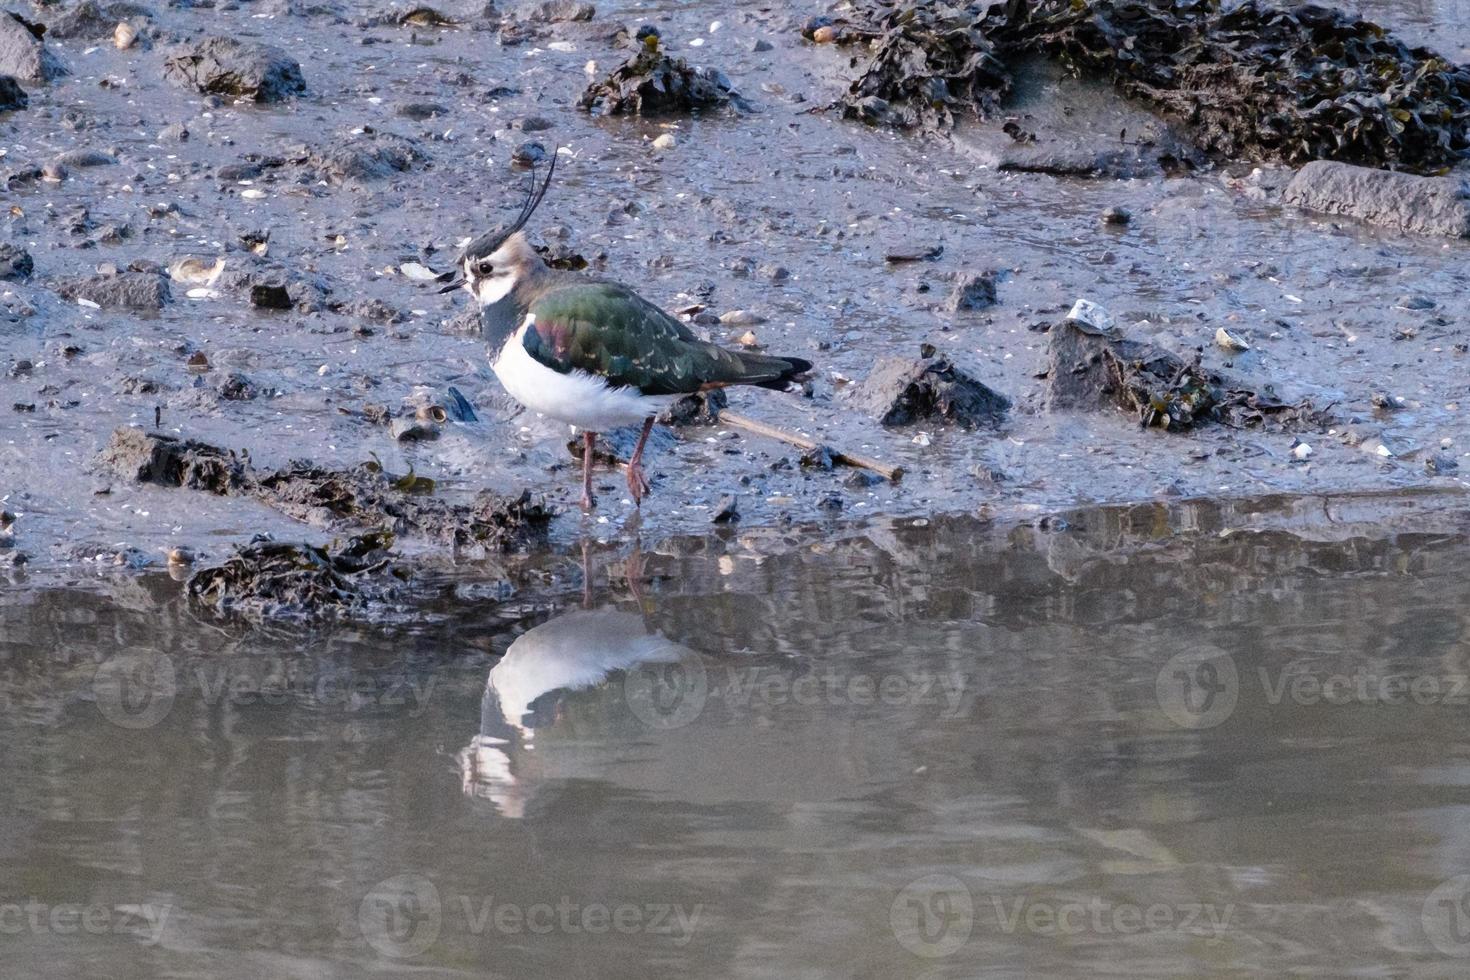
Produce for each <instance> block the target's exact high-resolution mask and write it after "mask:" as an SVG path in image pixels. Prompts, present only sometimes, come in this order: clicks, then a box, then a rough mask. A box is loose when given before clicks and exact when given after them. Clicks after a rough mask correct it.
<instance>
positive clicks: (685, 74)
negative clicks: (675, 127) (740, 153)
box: [577, 30, 750, 116]
mask: <svg viewBox="0 0 1470 980" xmlns="http://www.w3.org/2000/svg"><path fill="white" fill-rule="evenodd" d="M638 41H639V43H638V50H637V51H636V52H635V53H634V54H633V56H632V57H631V58H629V59H628V60H627V61H625V62H623V63H622V64H621V65H619V66H618V67H616V68H614V69H613V70H612V72H611V74H609V75H608V76H607V77H606V78H604V79H602V80H601V81H598V82H593V83H592V84H591V85H589V86H587V90H586V91H585V92H583V93H582V97H581V99H579V100H578V102H577V104H578V105H579V106H580V107H581V108H583V109H585V110H587V111H588V112H599V111H600V112H601V113H602V114H603V115H607V116H621V115H629V116H653V115H668V114H676V113H687V112H692V111H694V110H698V109H714V108H719V107H721V106H732V107H734V108H736V109H739V110H741V111H746V110H747V109H749V107H750V106H749V103H747V102H746V101H745V99H743V98H741V96H740V93H738V92H736V91H735V89H734V88H733V87H732V86H731V85H730V80H729V79H728V78H726V77H725V75H724V73H723V72H721V71H719V70H717V69H714V68H707V67H700V66H692V65H690V64H689V63H688V62H687V61H685V60H684V59H683V58H676V57H673V56H671V55H669V54H666V53H664V51H662V50H661V49H660V47H659V38H658V34H657V33H656V32H653V31H651V30H644V31H641V32H640V33H639V39H638Z"/></svg>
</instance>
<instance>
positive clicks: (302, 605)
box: [188, 533, 402, 620]
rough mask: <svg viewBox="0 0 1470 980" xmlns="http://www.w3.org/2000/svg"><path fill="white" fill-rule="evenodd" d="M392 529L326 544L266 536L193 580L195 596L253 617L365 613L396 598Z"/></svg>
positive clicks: (191, 588) (190, 588) (230, 612)
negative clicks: (277, 539)
mask: <svg viewBox="0 0 1470 980" xmlns="http://www.w3.org/2000/svg"><path fill="white" fill-rule="evenodd" d="M392 544H393V536H392V535H391V534H384V533H374V534H362V535H357V536H355V537H352V538H350V539H348V541H347V542H346V543H345V544H342V545H340V546H339V545H337V544H335V543H334V544H333V545H332V546H331V547H327V548H323V547H318V546H316V545H310V544H301V543H295V542H281V541H264V542H259V543H256V544H250V545H247V546H245V547H243V548H241V549H239V550H238V551H237V552H236V553H235V554H234V555H233V556H231V557H230V558H228V559H226V560H225V561H224V562H223V563H221V564H219V565H216V566H214V567H213V568H206V569H204V570H203V571H201V572H199V573H197V574H196V575H194V577H193V578H191V579H190V580H189V585H188V593H189V597H190V598H191V599H194V600H195V601H197V602H199V603H201V604H203V605H205V606H207V607H210V608H212V609H214V610H215V611H217V612H219V613H222V614H226V615H235V616H242V617H245V618H248V619H275V620H279V619H320V618H324V617H334V616H346V615H350V614H353V613H360V612H363V611H365V610H366V609H368V607H369V606H371V605H374V604H378V603H381V602H382V601H383V600H385V599H388V598H391V596H392V595H393V594H394V592H395V591H396V587H397V585H398V584H399V576H401V574H402V573H401V572H399V571H397V570H396V569H395V568H394V567H393V560H392V558H391V556H390V555H389V553H388V548H389V547H391V546H392Z"/></svg>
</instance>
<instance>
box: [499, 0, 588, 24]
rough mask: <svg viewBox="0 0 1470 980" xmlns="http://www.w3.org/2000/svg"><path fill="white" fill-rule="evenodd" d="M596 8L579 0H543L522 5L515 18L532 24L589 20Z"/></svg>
mask: <svg viewBox="0 0 1470 980" xmlns="http://www.w3.org/2000/svg"><path fill="white" fill-rule="evenodd" d="M596 14H597V8H596V7H594V6H592V4H590V3H583V2H581V0H545V2H544V3H538V4H533V5H531V6H527V7H522V8H521V9H520V10H518V11H516V19H517V20H523V21H528V22H530V23H534V24H554V23H559V22H562V21H573V20H591V19H592V18H593V17H594V16H596Z"/></svg>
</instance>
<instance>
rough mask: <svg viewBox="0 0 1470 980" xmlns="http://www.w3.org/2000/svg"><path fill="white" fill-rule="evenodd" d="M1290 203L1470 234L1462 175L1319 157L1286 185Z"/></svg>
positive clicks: (1417, 228) (1469, 200)
mask: <svg viewBox="0 0 1470 980" xmlns="http://www.w3.org/2000/svg"><path fill="white" fill-rule="evenodd" d="M1283 200H1284V201H1285V202H1286V203H1287V204H1294V205H1296V206H1297V207H1301V208H1307V209H1308V210H1311V211H1320V212H1323V213H1324V214H1339V215H1346V216H1348V217H1352V218H1358V219H1360V220H1362V221H1366V222H1368V223H1369V224H1374V225H1380V226H1382V227H1385V228H1394V229H1396V230H1399V231H1408V232H1415V233H1418V234H1424V235H1448V236H1450V237H1452V238H1470V187H1467V185H1466V182H1465V180H1464V179H1463V178H1460V177H1454V176H1451V177H1416V176H1413V175H1412V174H1401V173H1393V172H1390V171H1387V170H1374V169H1372V168H1370V167H1355V166H1353V165H1352V164H1347V163H1335V162H1333V161H1329V160H1314V161H1312V162H1311V163H1309V164H1307V165H1306V166H1305V167H1302V169H1300V170H1298V171H1297V173H1296V176H1295V177H1293V178H1292V179H1291V183H1289V184H1287V185H1286V193H1285V195H1284V197H1283Z"/></svg>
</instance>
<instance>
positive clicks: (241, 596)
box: [97, 427, 554, 619]
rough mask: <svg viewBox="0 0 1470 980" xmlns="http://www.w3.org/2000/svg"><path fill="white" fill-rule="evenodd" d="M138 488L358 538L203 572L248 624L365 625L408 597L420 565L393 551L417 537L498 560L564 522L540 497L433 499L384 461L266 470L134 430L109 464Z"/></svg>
mask: <svg viewBox="0 0 1470 980" xmlns="http://www.w3.org/2000/svg"><path fill="white" fill-rule="evenodd" d="M97 462H98V464H99V465H100V466H101V467H102V468H103V469H105V470H107V471H109V472H112V473H115V474H117V475H118V476H121V477H123V478H125V479H128V480H130V481H133V482H138V483H151V484H154V485H157V486H163V487H179V488H185V489H192V490H202V491H204V492H207V493H213V494H216V495H219V496H239V497H248V498H251V499H254V500H258V501H260V502H262V503H265V504H267V505H269V506H271V507H274V508H276V509H277V510H280V511H281V512H283V513H285V514H287V515H289V516H291V517H293V518H295V519H297V520H299V521H302V522H304V523H306V524H310V525H312V526H314V527H321V528H326V529H329V530H334V531H342V532H344V533H346V534H348V535H349V537H348V540H347V542H346V543H345V544H344V545H341V546H337V545H333V546H330V547H320V546H317V545H311V544H303V543H295V542H277V541H266V542H256V543H252V544H250V545H248V546H246V547H244V548H241V549H239V550H238V551H237V552H236V554H235V555H234V556H232V557H231V558H229V559H227V560H226V561H225V562H224V563H223V564H221V565H218V566H215V567H212V568H206V569H203V570H201V571H200V572H198V573H196V574H195V576H194V577H193V578H192V579H191V580H190V582H189V594H190V595H191V596H192V597H194V598H195V599H197V600H198V601H200V602H202V603H203V604H205V605H206V606H209V607H211V608H213V609H215V610H216V611H219V612H221V613H225V614H228V615H239V616H244V617H247V618H272V619H279V618H297V619H316V618H322V617H334V616H337V617H340V616H347V615H356V614H358V613H360V612H363V611H365V610H369V609H370V608H375V606H374V604H375V603H378V602H381V601H385V600H388V599H391V598H392V597H393V596H395V595H398V594H399V593H400V592H402V590H403V588H404V586H405V584H406V583H408V582H409V581H410V580H411V579H412V578H413V575H414V573H415V571H416V570H417V569H416V566H415V564H414V563H413V562H412V561H410V560H409V559H407V558H406V557H405V556H404V555H402V554H401V553H399V552H395V551H394V550H392V547H393V544H394V541H395V540H396V539H399V538H404V537H409V536H412V537H417V538H420V539H427V540H431V541H436V542H441V543H444V544H447V545H450V546H453V547H455V548H464V547H473V548H478V549H481V550H482V551H483V552H484V553H486V554H508V553H510V552H513V551H516V550H519V549H524V548H526V547H529V546H530V545H532V544H537V543H544V541H545V539H546V533H547V530H548V527H549V525H550V523H551V518H552V517H553V516H554V515H553V512H552V511H551V510H550V509H549V508H548V507H546V506H545V505H544V504H543V503H541V502H540V501H538V500H536V499H534V498H533V497H532V496H531V494H530V493H529V492H524V491H523V492H522V493H521V494H520V495H518V496H501V495H497V494H492V493H482V494H480V495H479V496H477V497H476V498H475V499H474V500H472V501H470V502H468V503H454V502H450V501H446V500H442V499H440V498H438V497H435V496H434V495H433V492H434V489H435V487H434V484H433V481H431V480H427V479H424V478H423V477H417V476H415V475H414V474H413V473H408V474H407V475H404V476H395V475H392V474H389V473H387V472H386V471H384V470H383V468H382V467H381V466H379V465H378V464H377V463H376V462H373V463H364V464H362V465H360V466H355V467H352V468H350V469H345V470H329V469H324V468H321V467H318V466H315V465H313V464H311V463H309V462H292V463H290V464H288V465H287V466H285V467H283V468H281V469H276V470H263V469H257V468H256V467H253V466H251V465H250V462H249V460H248V458H246V457H244V456H242V455H241V454H237V453H235V452H232V451H229V450H225V449H221V448H219V447H217V446H211V445H209V444H208V443H204V442H199V441H197V440H192V439H179V438H175V437H172V436H167V435H163V434H161V433H153V432H144V431H143V430H142V429H134V428H129V427H123V428H120V429H118V430H117V431H115V432H114V433H113V434H112V439H111V441H110V442H109V443H108V445H107V447H106V448H105V449H103V451H102V452H101V454H99V456H98V458H97Z"/></svg>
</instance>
